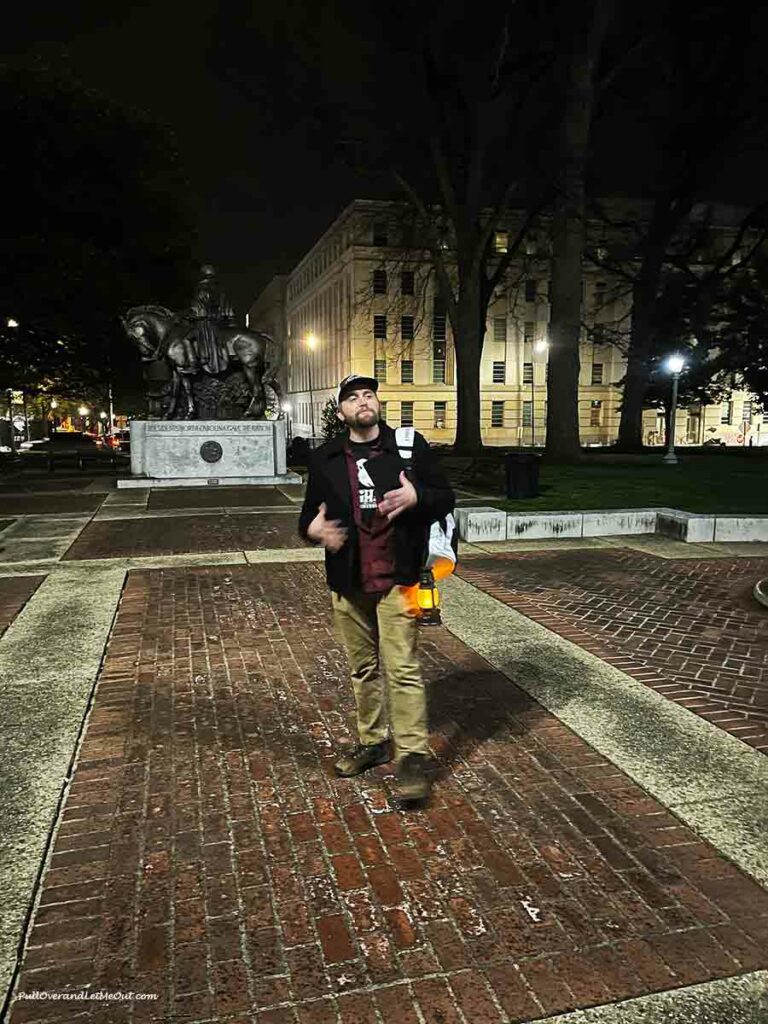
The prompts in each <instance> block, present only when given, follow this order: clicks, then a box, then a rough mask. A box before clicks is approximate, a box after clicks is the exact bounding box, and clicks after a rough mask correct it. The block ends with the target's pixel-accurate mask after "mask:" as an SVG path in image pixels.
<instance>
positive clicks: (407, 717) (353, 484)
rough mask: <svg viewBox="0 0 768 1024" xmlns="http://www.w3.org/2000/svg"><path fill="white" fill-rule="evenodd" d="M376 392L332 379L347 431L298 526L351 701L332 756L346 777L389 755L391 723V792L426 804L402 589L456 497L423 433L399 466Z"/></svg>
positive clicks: (326, 457)
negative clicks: (351, 735)
mask: <svg viewBox="0 0 768 1024" xmlns="http://www.w3.org/2000/svg"><path fill="white" fill-rule="evenodd" d="M377 389H378V381H376V380H375V379H374V378H373V377H364V376H360V375H358V374H351V375H350V376H349V377H345V379H344V380H343V381H342V382H341V383H340V384H339V388H338V392H337V402H338V407H339V408H338V413H337V415H338V417H339V419H340V420H342V421H343V423H344V424H345V426H346V428H347V429H346V430H344V431H343V432H342V433H341V434H339V435H338V436H337V437H336V438H334V439H333V440H332V441H329V442H328V443H327V444H324V445H323V446H322V447H321V448H318V449H317V451H315V452H314V453H313V455H312V458H311V460H310V466H309V480H308V482H307V492H306V497H305V499H304V506H303V508H302V510H301V516H300V519H299V532H300V533H301V535H302V536H303V537H305V538H306V539H308V540H310V541H312V542H313V543H315V544H320V545H322V546H323V547H324V548H325V568H326V576H327V579H328V586H329V587H330V589H331V592H332V594H331V599H332V604H333V615H334V621H335V625H336V627H337V630H338V633H339V635H340V637H341V639H342V641H343V643H344V647H345V649H346V653H347V659H348V661H349V667H350V673H351V676H352V685H353V687H354V691H355V700H356V702H357V728H358V737H359V741H360V742H359V745H358V746H356V747H354V748H353V749H352V750H351V751H350V752H349V753H348V754H344V755H343V756H342V757H340V758H339V760H338V761H337V762H336V765H335V769H336V773H337V774H338V775H340V776H342V777H344V778H349V777H351V776H354V775H359V774H360V773H361V772H364V771H366V770H367V769H369V768H372V767H374V766H375V765H378V764H385V763H386V762H388V761H390V760H391V759H392V756H393V748H392V743H391V741H390V735H389V734H390V730H391V733H392V739H393V740H394V757H395V760H396V763H397V781H398V795H399V797H400V799H401V800H403V801H408V802H410V801H422V800H424V799H425V798H426V797H427V796H428V794H429V778H428V775H427V767H428V763H429V756H430V755H429V746H428V744H427V706H426V694H425V690H424V682H423V680H422V677H421V669H420V666H419V662H418V658H417V655H416V631H417V626H418V624H417V619H416V616H415V612H414V609H413V607H412V604H411V602H409V601H408V600H407V599H406V595H405V593H404V590H405V588H407V587H411V586H413V585H414V584H416V583H417V581H418V577H419V570H420V568H421V567H422V565H423V564H424V559H425V556H426V550H427V541H428V537H429V528H430V525H431V524H432V523H433V522H435V520H437V519H442V518H443V517H444V516H446V515H447V514H448V513H449V512H451V510H452V509H453V505H454V495H453V491H452V490H451V488H450V485H449V484H448V481H447V480H446V479H445V477H444V475H443V473H442V472H441V471H440V469H439V468H438V466H437V462H436V460H435V457H434V455H433V453H432V452H431V450H430V448H429V445H428V444H427V442H426V441H425V440H424V438H423V437H422V436H421V434H418V433H416V434H415V435H414V443H413V458H412V466H411V469H409V471H408V473H407V474H406V472H405V469H406V466H405V463H404V462H403V460H402V458H401V457H400V455H399V453H398V448H397V441H396V437H395V431H394V430H392V429H391V428H390V427H388V426H387V425H386V423H383V422H382V421H381V418H380V406H379V400H378V398H377V395H376V392H377ZM379 460H381V461H379ZM377 463H378V466H377ZM376 480H378V481H379V485H378V486H377V484H376ZM379 660H381V662H382V663H383V668H384V671H385V675H386V680H387V690H388V698H389V700H388V701H387V694H385V690H384V684H383V682H382V680H381V678H380V676H379ZM387 704H388V705H389V710H387Z"/></svg>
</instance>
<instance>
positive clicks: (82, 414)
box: [77, 405, 91, 433]
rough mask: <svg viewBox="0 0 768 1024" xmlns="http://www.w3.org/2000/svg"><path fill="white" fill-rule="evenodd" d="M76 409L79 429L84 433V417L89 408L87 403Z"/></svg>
mask: <svg viewBox="0 0 768 1024" xmlns="http://www.w3.org/2000/svg"><path fill="white" fill-rule="evenodd" d="M77 411H78V413H79V414H80V429H81V431H82V432H83V433H85V426H86V420H85V417H86V416H87V415H88V413H89V412H90V411H91V410H90V409H89V408H88V406H87V405H81V406H80V408H79V409H78V410H77Z"/></svg>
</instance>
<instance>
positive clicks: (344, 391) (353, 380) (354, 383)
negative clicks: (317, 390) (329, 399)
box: [336, 373, 379, 405]
mask: <svg viewBox="0 0 768 1024" xmlns="http://www.w3.org/2000/svg"><path fill="white" fill-rule="evenodd" d="M358 388H370V390H371V391H373V392H374V393H375V392H377V391H378V390H379V382H378V381H377V380H376V378H375V377H366V376H364V375H363V374H360V373H350V375H349V376H348V377H345V378H344V380H342V381H340V382H339V388H338V391H337V392H336V404H337V405H341V403H342V402H343V401H344V398H345V397H346V396H347V395H348V394H349V392H350V391H357V389H358Z"/></svg>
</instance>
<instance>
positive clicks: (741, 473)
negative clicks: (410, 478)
mask: <svg viewBox="0 0 768 1024" xmlns="http://www.w3.org/2000/svg"><path fill="white" fill-rule="evenodd" d="M446 468H448V467H446ZM539 481H540V494H539V497H538V498H528V499H524V500H519V501H515V500H507V499H505V498H504V497H503V495H504V485H503V482H502V476H501V473H500V472H498V473H493V471H491V472H490V474H489V473H488V472H487V471H486V473H484V474H483V476H482V477H481V478H479V479H478V478H467V479H465V480H464V481H463V482H460V481H459V480H456V481H455V482H456V484H457V486H458V487H460V488H462V489H464V488H466V489H467V490H473V491H476V492H478V493H482V494H494V493H498V494H499V495H500V500H495V501H494V502H493V504H494V505H496V506H498V507H500V508H505V509H507V510H509V511H510V512H528V511H537V510H538V511H548V510H552V511H554V510H560V509H563V510H567V509H603V508H652V507H660V506H666V507H668V508H679V509H683V510H684V511H686V512H719V513H729V512H731V513H734V512H743V513H755V514H760V515H768V459H766V458H761V457H751V456H738V455H717V454H709V453H707V454H703V455H689V456H685V455H683V456H682V458H681V460H680V463H679V465H677V466H665V465H663V464H662V463H661V461H660V457H659V456H656V455H650V456H643V457H640V458H638V459H636V460H634V461H631V462H626V463H622V462H607V461H603V460H602V459H600V458H599V457H597V458H595V459H594V460H593V461H590V462H587V463H584V464H581V465H576V466H567V465H564V466H558V465H547V464H546V463H542V464H541V467H540V475H539Z"/></svg>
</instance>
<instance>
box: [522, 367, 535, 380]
mask: <svg viewBox="0 0 768 1024" xmlns="http://www.w3.org/2000/svg"><path fill="white" fill-rule="evenodd" d="M523 384H533V363H523Z"/></svg>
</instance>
